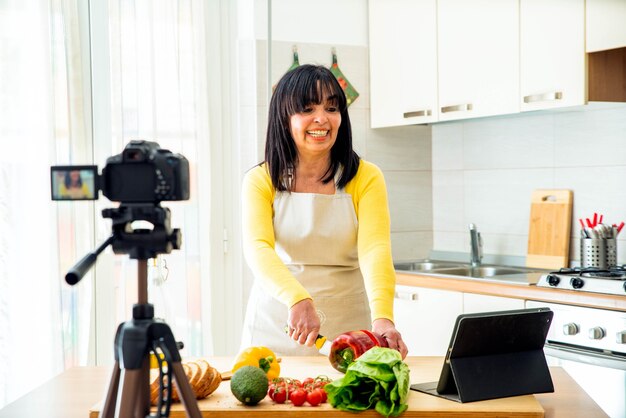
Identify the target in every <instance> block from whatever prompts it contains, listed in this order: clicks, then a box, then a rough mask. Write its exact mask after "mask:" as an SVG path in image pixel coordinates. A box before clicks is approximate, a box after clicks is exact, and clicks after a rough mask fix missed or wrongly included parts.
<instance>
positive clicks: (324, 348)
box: [315, 334, 332, 356]
mask: <svg viewBox="0 0 626 418" xmlns="http://www.w3.org/2000/svg"><path fill="white" fill-rule="evenodd" d="M331 345H332V342H331V341H328V340H327V339H326V337H324V336H323V335H320V334H318V335H317V338H316V339H315V347H317V350H318V351H319V352H320V354H323V355H325V356H329V355H330V346H331Z"/></svg>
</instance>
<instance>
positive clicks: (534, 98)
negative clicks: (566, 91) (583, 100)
mask: <svg viewBox="0 0 626 418" xmlns="http://www.w3.org/2000/svg"><path fill="white" fill-rule="evenodd" d="M562 98H563V92H561V91H553V92H550V93H543V94H531V95H530V96H524V103H533V102H551V101H554V100H561V99H562Z"/></svg>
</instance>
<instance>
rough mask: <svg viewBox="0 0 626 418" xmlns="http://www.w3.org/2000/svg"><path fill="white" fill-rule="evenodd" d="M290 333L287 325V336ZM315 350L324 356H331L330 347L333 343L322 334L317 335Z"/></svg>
mask: <svg viewBox="0 0 626 418" xmlns="http://www.w3.org/2000/svg"><path fill="white" fill-rule="evenodd" d="M288 333H289V326H287V325H285V334H288ZM314 345H315V348H317V351H319V352H320V354H323V355H325V356H329V355H330V347H331V345H333V344H332V341H328V340H327V339H326V337H324V336H323V335H322V334H317V338H316V339H315V343H314Z"/></svg>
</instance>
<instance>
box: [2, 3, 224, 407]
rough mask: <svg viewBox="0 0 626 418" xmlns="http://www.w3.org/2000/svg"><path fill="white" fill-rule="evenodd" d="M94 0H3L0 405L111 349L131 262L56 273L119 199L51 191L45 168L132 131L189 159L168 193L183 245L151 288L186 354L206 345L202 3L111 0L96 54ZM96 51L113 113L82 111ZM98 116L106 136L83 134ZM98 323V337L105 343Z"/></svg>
mask: <svg viewBox="0 0 626 418" xmlns="http://www.w3.org/2000/svg"><path fill="white" fill-rule="evenodd" d="M102 1H105V2H107V0H93V1H92V4H91V5H89V3H88V2H86V1H84V0H0V147H1V148H0V149H1V150H2V151H1V152H0V408H1V407H2V406H3V405H5V404H6V403H8V402H11V401H12V400H14V399H16V398H17V397H19V396H20V395H23V394H24V393H25V392H27V391H29V390H31V389H33V388H34V387H35V386H37V385H39V384H41V383H42V382H44V381H45V380H47V379H49V378H51V377H53V376H54V375H55V374H57V373H59V372H61V371H62V370H63V369H65V368H68V367H71V366H75V365H86V364H88V363H91V364H93V362H94V361H95V360H96V358H97V360H98V362H99V363H106V359H107V358H109V359H110V358H112V357H113V350H112V346H113V335H114V333H115V327H116V325H117V323H119V322H122V321H125V320H128V319H129V318H130V306H131V305H132V303H134V302H136V285H137V282H136V274H137V270H136V264H135V262H134V260H129V259H128V257H127V256H121V255H115V256H113V255H112V254H111V251H110V250H107V252H106V253H107V254H103V256H101V257H100V258H99V259H98V264H103V265H104V268H103V269H100V271H105V272H108V273H110V274H104V275H101V276H98V275H97V274H94V272H96V271H97V269H94V271H92V272H90V273H89V274H88V275H87V276H86V277H85V278H84V279H83V280H82V281H81V282H80V283H79V284H78V285H77V286H74V287H70V286H68V285H67V284H66V283H65V282H64V280H63V276H64V275H65V273H66V272H67V270H68V269H69V268H70V267H71V266H72V265H73V264H74V263H75V262H76V261H77V260H78V259H80V258H81V257H82V256H83V255H84V254H86V253H87V252H88V251H91V250H92V249H93V248H95V246H96V245H98V244H99V243H100V241H101V237H102V236H108V235H109V234H110V220H104V219H102V218H101V216H100V209H101V208H102V207H111V206H115V205H116V204H115V203H112V202H108V201H107V200H106V199H105V198H101V199H100V200H99V201H98V202H96V203H93V202H51V201H50V185H49V166H50V165H53V164H90V163H98V164H99V165H100V169H101V168H102V165H103V164H104V161H105V159H106V158H107V157H109V156H111V155H114V154H119V153H120V152H121V151H122V149H123V148H124V146H125V145H126V144H127V143H128V141H129V140H130V139H134V138H145V139H149V140H154V141H157V142H158V143H159V144H160V145H161V147H162V148H168V149H171V150H172V151H174V152H178V153H181V154H183V155H185V156H186V157H187V158H188V159H189V161H190V167H191V196H192V198H191V200H190V201H187V202H164V206H167V207H170V208H171V209H172V226H173V227H175V228H181V230H182V232H183V247H182V249H181V250H180V251H174V252H173V253H172V254H170V255H166V256H164V258H165V263H167V271H168V272H169V274H168V279H167V281H166V284H165V285H164V286H163V287H161V288H159V289H154V288H152V289H151V291H152V294H153V296H158V295H163V296H164V299H166V300H167V303H168V304H169V310H168V311H169V312H168V313H166V314H165V316H166V318H165V319H166V320H167V322H168V323H169V324H170V325H171V326H172V328H173V331H174V335H175V337H176V339H177V340H182V341H184V342H185V346H186V348H185V351H184V353H183V354H186V355H207V354H211V352H212V340H211V337H210V334H211V332H210V331H211V329H210V326H207V325H206V324H205V325H204V327H201V318H202V317H203V314H204V315H205V316H206V309H207V307H206V306H202V304H201V300H202V298H203V297H204V298H206V299H205V300H208V299H210V292H208V291H207V289H208V287H207V286H206V283H204V284H203V283H202V281H205V282H206V281H207V280H208V277H207V276H208V274H207V273H206V271H207V269H206V266H207V264H208V263H209V260H208V257H206V254H208V253H210V250H209V249H207V244H206V242H207V241H208V240H207V237H206V236H203V233H204V232H205V231H206V230H207V227H206V224H207V223H208V221H206V219H207V218H208V217H209V215H210V213H208V211H207V208H208V207H209V206H210V201H209V200H207V198H206V197H204V198H203V199H199V198H198V197H199V191H200V190H202V193H203V194H205V195H204V196H207V195H210V194H211V190H210V187H209V186H208V185H209V184H210V182H209V181H208V179H207V178H206V175H205V176H198V172H200V171H204V172H206V170H204V169H202V168H199V166H198V164H199V163H201V162H202V161H208V159H209V153H208V149H209V147H208V146H206V144H207V143H208V131H209V129H208V127H209V125H208V113H209V112H208V105H207V102H208V99H207V82H206V74H207V68H206V67H207V65H206V49H207V48H206V44H205V42H206V35H205V33H204V30H205V27H204V26H205V23H204V19H205V13H204V10H203V5H204V2H203V1H202V0H178V1H175V0H161V1H156V0H136V1H121V0H110V1H108V2H107V8H108V9H107V10H108V26H107V27H108V34H109V38H108V41H109V49H108V50H106V51H101V50H98V51H93V50H90V45H89V27H88V19H87V10H88V9H89V6H90V7H92V8H93V7H94V4H93V3H96V2H99V3H101V2H102ZM97 18H98V17H96V19H97ZM93 24H94V22H93V21H92V25H93ZM92 35H93V34H92ZM94 54H106V55H107V57H108V61H109V62H110V68H108V69H107V70H108V71H109V76H110V77H109V81H110V89H109V88H107V89H105V94H107V95H109V96H110V97H108V99H109V100H110V109H108V110H109V111H108V114H109V115H110V120H105V121H102V120H99V119H98V118H101V115H97V116H95V118H94V119H93V120H92V113H91V111H92V105H93V103H94V97H91V92H92V91H93V92H94V95H95V94H102V89H101V88H100V86H98V85H92V80H91V79H90V69H91V68H90V63H91V62H93V58H94ZM92 87H93V90H92ZM105 113H107V112H105ZM96 122H97V123H96ZM102 124H108V126H110V129H111V135H110V136H107V137H106V138H105V139H102V137H99V136H98V135H97V134H96V135H94V134H93V133H92V126H102ZM96 132H97V131H96ZM102 142H106V143H102ZM200 165H201V164H200ZM201 200H202V201H203V202H204V203H203V204H201V203H200V201H201ZM203 242H204V243H205V244H202V243H203ZM101 259H102V260H101ZM107 263H108V264H109V266H108V267H107ZM201 273H202V274H203V276H204V278H203V279H202V280H201ZM94 276H96V277H95V280H94ZM98 281H99V283H98ZM94 283H95V285H94ZM103 287H104V288H107V289H108V288H111V289H114V290H113V291H112V292H111V294H112V295H113V296H112V297H111V298H108V297H107V296H106V295H105V296H101V295H100V293H99V291H94V289H100V288H103ZM156 299H158V298H156ZM96 305H98V307H99V308H95V306H96ZM205 305H206V304H205ZM101 306H105V308H100V307H101ZM98 309H100V310H98ZM157 309H160V308H159V307H157ZM107 316H108V317H112V318H107ZM94 324H95V328H98V327H100V328H106V330H105V331H104V332H102V330H100V329H99V330H95V329H94ZM101 324H105V325H104V326H102V325H101ZM96 334H97V335H98V337H101V336H102V335H106V336H107V338H106V341H104V342H102V341H98V343H97V344H98V347H101V346H102V347H105V348H103V349H102V350H101V351H103V352H101V353H96V348H95V347H96V346H95V343H94V342H95V341H96V340H97V338H95V336H96ZM207 334H209V335H207ZM104 351H106V352H104ZM100 359H105V360H104V361H100Z"/></svg>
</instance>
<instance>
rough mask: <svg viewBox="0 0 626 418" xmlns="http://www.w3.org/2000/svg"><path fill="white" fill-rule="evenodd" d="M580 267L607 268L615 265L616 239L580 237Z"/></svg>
mask: <svg viewBox="0 0 626 418" xmlns="http://www.w3.org/2000/svg"><path fill="white" fill-rule="evenodd" d="M580 265H581V267H597V268H600V269H607V268H609V267H613V266H616V265H617V240H616V239H615V238H581V239H580Z"/></svg>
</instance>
